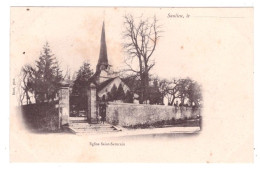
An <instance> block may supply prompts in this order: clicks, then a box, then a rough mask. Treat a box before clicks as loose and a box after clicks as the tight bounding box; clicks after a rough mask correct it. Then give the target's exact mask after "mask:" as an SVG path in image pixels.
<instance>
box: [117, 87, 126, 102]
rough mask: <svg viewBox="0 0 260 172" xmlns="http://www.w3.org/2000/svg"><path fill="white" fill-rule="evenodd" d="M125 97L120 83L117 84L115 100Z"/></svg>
mask: <svg viewBox="0 0 260 172" xmlns="http://www.w3.org/2000/svg"><path fill="white" fill-rule="evenodd" d="M124 99H125V92H124V88H123V86H122V84H120V85H119V86H118V89H117V92H116V97H115V100H124Z"/></svg>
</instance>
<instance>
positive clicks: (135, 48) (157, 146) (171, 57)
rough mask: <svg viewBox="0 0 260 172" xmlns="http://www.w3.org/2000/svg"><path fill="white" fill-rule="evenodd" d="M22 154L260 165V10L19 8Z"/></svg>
mask: <svg viewBox="0 0 260 172" xmlns="http://www.w3.org/2000/svg"><path fill="white" fill-rule="evenodd" d="M10 90H11V93H10V161H11V162H190V163H191V162H198V163H219V162H253V160H254V159H253V8H159V7H157V8H137V7H136V8H133V7H131V8H126V7H125V8H123V7H11V17H10Z"/></svg>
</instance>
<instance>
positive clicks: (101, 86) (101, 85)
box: [98, 77, 117, 91]
mask: <svg viewBox="0 0 260 172" xmlns="http://www.w3.org/2000/svg"><path fill="white" fill-rule="evenodd" d="M116 78H117V77H115V78H110V79H108V80H106V81H104V82H102V83H100V85H99V86H98V91H99V90H102V89H103V88H105V87H106V86H107V85H108V84H109V83H110V82H112V81H113V80H114V79H116Z"/></svg>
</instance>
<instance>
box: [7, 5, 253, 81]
mask: <svg viewBox="0 0 260 172" xmlns="http://www.w3.org/2000/svg"><path fill="white" fill-rule="evenodd" d="M241 11H242V13H241ZM125 14H132V15H133V16H136V17H139V16H141V15H143V16H144V17H153V16H154V15H156V17H157V18H158V20H159V22H158V23H159V24H160V25H162V30H163V33H162V37H161V38H160V40H159V42H158V45H157V47H156V50H155V52H154V54H153V56H152V58H153V59H154V60H155V62H156V65H155V67H154V68H153V69H152V71H151V73H152V74H154V75H157V76H159V77H161V78H166V79H171V78H174V77H191V78H193V79H194V80H197V81H199V82H203V75H204V74H205V73H210V74H211V76H214V75H221V74H222V73H221V71H218V72H216V71H217V68H215V67H217V66H218V67H221V68H225V69H226V68H228V67H229V66H228V64H229V63H230V61H231V60H233V57H239V56H242V55H243V54H241V53H235V52H234V49H237V48H239V47H244V45H240V44H239V42H234V40H235V39H238V40H240V41H244V43H247V44H249V45H250V44H252V43H253V40H252V39H251V38H250V37H248V36H247V35H248V32H249V33H250V31H251V30H250V29H251V27H250V26H251V25H250V24H251V23H252V12H249V10H248V9H246V8H245V9H244V11H243V9H242V10H241V9H239V10H236V9H232V10H230V9H228V8H215V9H214V8H91V7H28V8H27V7H12V8H11V20H10V26H11V28H10V34H11V40H10V42H11V43H10V55H11V66H12V67H13V68H11V71H12V72H13V75H17V74H18V73H19V71H20V68H21V67H22V66H23V65H24V64H33V63H34V61H35V60H37V59H38V57H39V55H40V51H41V50H42V47H43V45H44V44H45V43H46V41H48V42H49V45H50V48H51V50H52V52H53V54H55V56H56V57H57V59H58V60H59V62H60V63H61V66H62V69H63V70H66V69H67V67H68V68H69V69H70V70H71V72H72V73H73V72H75V71H77V70H78V69H79V67H80V66H81V65H82V62H83V61H88V62H90V64H91V65H92V68H93V69H95V66H96V63H97V60H98V57H99V48H100V37H101V29H102V23H103V21H104V22H105V32H106V42H107V51H108V61H109V63H110V64H111V65H112V66H113V68H114V69H115V70H117V69H118V68H120V67H122V65H123V59H124V57H125V54H124V53H123V48H122V43H123V42H124V40H123V39H122V31H123V29H124V28H123V16H124V15H125ZM174 15H175V16H176V15H183V16H184V18H176V17H170V16H174ZM187 15H189V17H186V16H187ZM241 22H244V25H243V26H240V24H241ZM247 24H248V27H247ZM244 48H247V47H244ZM241 60H242V58H241ZM236 62H239V63H240V62H241V61H234V63H236ZM207 64H210V65H207ZM211 65H214V66H215V67H213V68H212V66H211ZM239 65H240V64H239ZM241 65H243V63H241ZM241 67H242V66H241ZM223 71H224V70H223ZM207 76H210V75H207ZM205 80H206V79H205Z"/></svg>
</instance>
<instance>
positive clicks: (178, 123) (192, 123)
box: [124, 117, 201, 129]
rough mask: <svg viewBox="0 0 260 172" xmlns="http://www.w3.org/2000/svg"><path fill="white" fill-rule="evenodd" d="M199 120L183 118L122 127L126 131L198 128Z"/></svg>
mask: <svg viewBox="0 0 260 172" xmlns="http://www.w3.org/2000/svg"><path fill="white" fill-rule="evenodd" d="M200 123H201V118H200V117H197V118H192V119H188V118H183V119H174V118H173V119H171V120H162V121H157V122H155V123H152V124H149V123H145V124H136V125H130V126H124V127H125V128H128V129H145V128H165V127H198V126H200Z"/></svg>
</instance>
